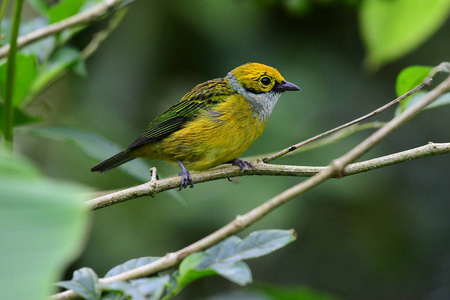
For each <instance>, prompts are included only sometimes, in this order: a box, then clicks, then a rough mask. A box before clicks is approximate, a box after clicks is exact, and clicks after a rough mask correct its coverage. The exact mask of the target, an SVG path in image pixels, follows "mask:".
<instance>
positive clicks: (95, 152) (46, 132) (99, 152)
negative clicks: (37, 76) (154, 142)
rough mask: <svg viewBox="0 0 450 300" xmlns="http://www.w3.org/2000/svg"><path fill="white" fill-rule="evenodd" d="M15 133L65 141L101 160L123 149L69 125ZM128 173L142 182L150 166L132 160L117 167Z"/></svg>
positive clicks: (146, 176)
mask: <svg viewBox="0 0 450 300" xmlns="http://www.w3.org/2000/svg"><path fill="white" fill-rule="evenodd" d="M16 133H17V134H22V135H29V136H37V137H43V138H47V139H51V140H55V141H60V142H64V143H67V144H69V145H72V146H75V147H77V148H78V149H80V150H82V151H83V152H84V153H85V154H86V155H87V156H89V157H91V158H93V159H95V160H97V161H101V160H104V159H105V158H108V157H109V156H112V155H114V154H116V153H118V152H120V151H122V150H123V148H122V147H119V146H117V145H116V144H113V143H111V142H110V141H108V140H107V139H105V138H103V137H102V136H100V135H98V134H95V133H91V132H87V131H82V130H78V129H75V128H70V127H62V126H61V127H33V128H31V127H30V128H20V130H17V132H16ZM119 168H120V169H122V170H123V171H124V172H125V173H127V174H128V175H131V176H133V177H134V178H137V179H139V180H141V181H143V182H146V181H148V180H149V179H150V173H149V169H150V166H149V165H148V164H147V163H146V162H145V161H143V160H138V159H136V160H133V161H131V162H129V163H126V164H124V165H121V166H120V167H119Z"/></svg>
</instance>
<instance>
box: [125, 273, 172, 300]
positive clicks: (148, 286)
mask: <svg viewBox="0 0 450 300" xmlns="http://www.w3.org/2000/svg"><path fill="white" fill-rule="evenodd" d="M169 280H170V276H169V275H164V276H156V277H151V278H140V279H135V280H131V284H132V285H133V286H135V287H136V288H137V289H138V290H139V291H141V293H142V294H144V295H145V296H147V297H150V300H153V299H155V300H157V299H160V298H161V296H162V294H163V293H164V290H165V289H166V285H167V283H168V282H169Z"/></svg>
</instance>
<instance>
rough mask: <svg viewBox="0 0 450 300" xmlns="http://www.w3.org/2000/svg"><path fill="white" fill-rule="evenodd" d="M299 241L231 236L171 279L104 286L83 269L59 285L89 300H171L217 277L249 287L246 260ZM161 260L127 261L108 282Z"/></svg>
mask: <svg viewBox="0 0 450 300" xmlns="http://www.w3.org/2000/svg"><path fill="white" fill-rule="evenodd" d="M295 238H296V236H295V233H294V232H293V231H290V230H262V231H255V232H253V233H251V234H250V235H249V236H248V237H247V238H245V239H243V240H241V239H240V238H238V237H236V236H231V237H229V238H227V239H226V240H224V241H222V242H220V243H218V244H216V245H214V246H213V247H211V248H209V249H207V250H205V251H204V252H197V253H193V254H191V255H189V256H188V257H186V258H185V259H184V260H183V261H182V262H181V264H180V267H179V268H178V270H176V271H174V272H173V273H172V274H171V275H168V274H166V275H156V276H152V277H147V278H141V279H133V280H129V281H126V282H125V281H116V282H113V283H107V284H104V283H100V282H99V281H98V276H97V274H95V272H94V271H93V270H91V269H89V268H82V269H80V270H77V271H75V272H74V274H73V278H72V280H70V281H62V282H59V283H58V285H59V286H61V287H64V288H66V289H72V290H74V291H75V292H76V293H77V294H79V295H80V296H82V297H83V299H86V300H98V299H126V298H127V297H130V298H131V299H135V300H145V299H151V300H156V299H170V298H172V297H173V296H175V295H177V294H178V293H179V292H180V291H181V290H182V289H183V288H184V287H186V286H187V285H188V284H190V283H192V282H194V281H195V280H198V279H200V278H203V277H207V276H213V275H220V276H222V277H224V278H226V279H228V280H230V281H232V282H234V283H236V284H239V285H247V284H249V283H251V282H252V275H251V272H250V268H249V267H248V265H247V264H246V263H245V262H243V260H247V259H251V258H257V257H260V256H263V255H267V254H269V253H271V252H273V251H275V250H277V249H279V248H282V247H284V246H286V245H287V244H289V243H291V242H293V241H294V240H295ZM157 259H158V258H157V257H142V258H137V259H133V260H130V261H127V262H125V263H124V264H122V265H119V266H116V267H114V268H113V269H111V270H110V271H108V273H106V275H105V278H108V277H111V276H115V275H119V274H121V273H124V272H127V271H133V270H134V269H136V268H138V267H140V266H143V265H146V264H149V263H151V262H154V261H156V260H157Z"/></svg>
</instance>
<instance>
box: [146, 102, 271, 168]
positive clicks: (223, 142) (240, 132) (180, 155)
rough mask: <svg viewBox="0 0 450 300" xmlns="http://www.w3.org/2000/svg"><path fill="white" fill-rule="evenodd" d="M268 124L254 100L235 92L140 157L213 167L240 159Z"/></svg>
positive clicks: (151, 146)
mask: <svg viewBox="0 0 450 300" xmlns="http://www.w3.org/2000/svg"><path fill="white" fill-rule="evenodd" d="M266 124H267V122H262V121H261V119H260V118H258V117H257V116H256V115H255V114H254V109H253V107H252V105H251V103H250V101H248V100H247V99H246V98H244V97H243V96H241V95H239V94H235V95H232V96H229V97H228V99H227V100H226V101H225V102H222V103H220V104H217V105H216V106H215V107H214V108H212V109H211V110H209V111H204V112H202V113H201V114H200V115H199V116H198V117H197V118H195V119H194V120H193V121H191V122H189V123H187V124H186V125H185V127H184V128H182V129H180V130H178V131H176V132H174V133H173V134H171V135H170V136H168V137H166V138H164V139H163V140H161V141H158V142H154V143H151V144H149V145H148V147H146V149H142V150H143V151H144V152H145V153H141V155H140V156H144V157H148V158H152V159H163V160H167V161H172V162H174V161H177V160H179V161H181V162H183V164H184V165H185V166H186V168H188V169H191V170H205V169H209V168H212V167H215V166H217V165H220V164H222V163H227V162H230V161H231V160H233V159H235V158H238V157H239V156H240V155H241V154H242V153H243V152H244V151H245V150H246V149H247V148H248V147H249V146H250V145H251V144H252V143H253V142H254V141H255V140H256V139H257V138H258V137H259V136H260V135H261V133H262V132H263V130H264V128H265V126H266Z"/></svg>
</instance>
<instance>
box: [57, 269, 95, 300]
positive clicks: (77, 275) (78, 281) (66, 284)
mask: <svg viewBox="0 0 450 300" xmlns="http://www.w3.org/2000/svg"><path fill="white" fill-rule="evenodd" d="M55 284H56V285H58V286H60V287H63V288H65V289H68V290H73V291H74V292H75V293H77V294H78V295H80V296H81V297H83V298H84V299H86V300H97V299H100V296H101V294H102V291H101V289H100V285H99V283H98V276H97V274H95V272H94V271H93V270H92V269H90V268H81V269H79V270H76V271H75V272H73V278H72V280H68V281H60V282H57V283H55Z"/></svg>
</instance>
